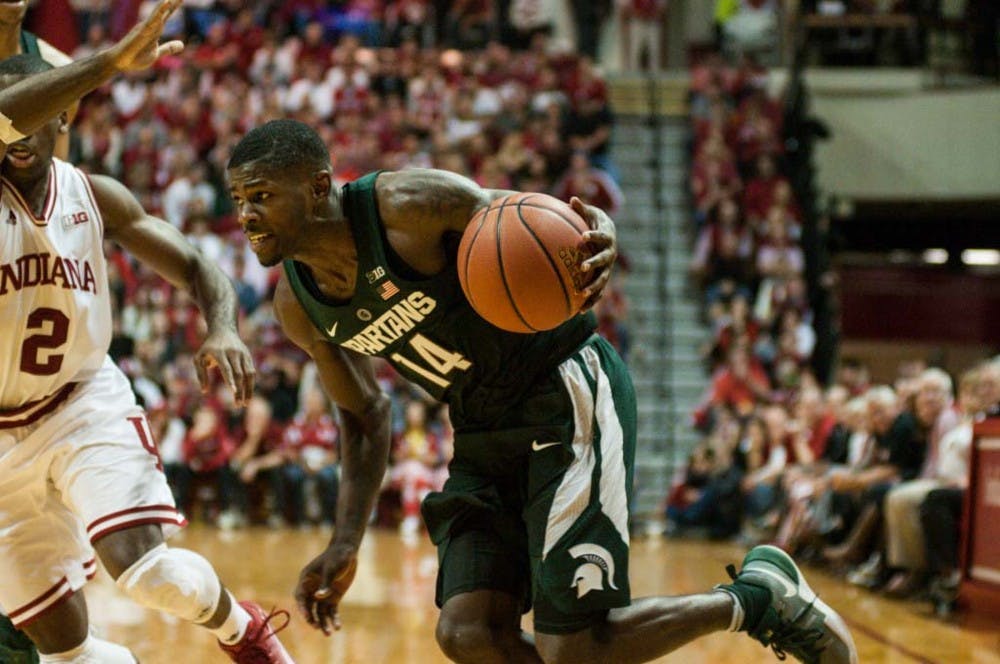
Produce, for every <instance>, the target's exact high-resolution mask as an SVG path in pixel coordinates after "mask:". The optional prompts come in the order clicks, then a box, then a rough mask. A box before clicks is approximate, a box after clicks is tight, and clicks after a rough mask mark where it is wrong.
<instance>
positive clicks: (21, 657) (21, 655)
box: [0, 615, 38, 664]
mask: <svg viewBox="0 0 1000 664" xmlns="http://www.w3.org/2000/svg"><path fill="white" fill-rule="evenodd" d="M0 662H3V663H4V664H38V651H37V650H35V644H33V643H32V642H31V639H29V638H28V637H27V636H26V635H25V633H24V632H22V631H19V630H18V629H17V628H16V627H14V625H13V623H11V622H10V620H9V619H8V618H7V616H5V615H0Z"/></svg>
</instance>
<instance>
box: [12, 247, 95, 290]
mask: <svg viewBox="0 0 1000 664" xmlns="http://www.w3.org/2000/svg"><path fill="white" fill-rule="evenodd" d="M33 286H61V287H62V288H65V289H67V290H81V291H90V292H91V293H94V294H96V293H97V281H96V279H95V278H94V270H93V268H92V267H91V266H90V263H89V262H88V261H87V260H79V259H76V258H64V257H62V256H58V255H53V254H50V253H44V254H25V255H23V256H21V257H20V258H18V259H17V260H16V261H13V262H10V263H4V264H2V265H0V295H6V294H7V291H8V290H13V291H19V290H21V289H23V288H30V287H33Z"/></svg>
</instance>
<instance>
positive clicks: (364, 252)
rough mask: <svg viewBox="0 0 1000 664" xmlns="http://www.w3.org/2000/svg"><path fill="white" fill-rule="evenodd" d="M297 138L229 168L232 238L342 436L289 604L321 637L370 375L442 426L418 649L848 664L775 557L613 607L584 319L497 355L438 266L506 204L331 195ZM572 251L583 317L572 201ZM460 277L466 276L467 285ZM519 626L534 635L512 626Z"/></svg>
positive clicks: (616, 368)
mask: <svg viewBox="0 0 1000 664" xmlns="http://www.w3.org/2000/svg"><path fill="white" fill-rule="evenodd" d="M330 172H331V168H330V159H329V155H328V152H327V149H326V147H325V145H324V144H323V142H322V140H321V139H320V138H319V136H318V135H317V134H316V133H315V132H314V131H313V130H312V129H310V128H309V127H307V126H306V125H304V124H302V123H299V122H295V121H291V120H277V121H273V122H269V123H267V124H265V125H263V126H261V127H258V128H257V129H254V130H252V131H251V132H249V133H248V134H247V135H246V136H245V137H244V138H243V140H242V141H241V142H240V143H239V144H238V145H237V146H236V148H235V149H234V150H233V153H232V156H231V159H230V162H229V168H228V179H229V186H230V193H231V194H232V197H233V201H234V203H235V205H236V209H237V213H238V218H239V223H240V224H241V226H242V227H243V229H244V231H245V233H246V235H247V237H248V239H249V241H250V245H251V247H252V249H253V251H254V252H255V253H256V255H257V257H258V259H259V260H260V262H261V263H262V264H264V265H281V267H282V277H281V279H280V281H279V283H278V285H277V290H276V293H275V301H274V307H275V313H276V315H277V317H278V319H279V320H280V322H281V324H282V327H283V328H284V330H285V332H286V334H287V335H288V336H289V338H290V339H291V340H292V341H294V342H295V343H296V344H298V345H299V346H301V347H302V348H303V349H304V350H305V351H306V352H308V353H309V354H310V355H311V356H312V358H313V360H315V362H316V365H317V367H318V370H319V376H320V380H321V381H322V383H323V386H324V387H325V389H326V390H327V392H328V393H329V394H330V396H331V397H332V398H333V400H334V401H335V402H336V403H337V404H338V405H339V407H340V411H341V416H342V420H343V436H342V444H341V464H342V479H341V489H340V499H339V500H338V503H337V514H336V530H335V533H334V535H333V537H332V539H331V541H330V543H329V545H328V547H327V549H326V550H325V551H324V552H323V553H321V554H320V555H319V556H318V557H317V558H316V559H315V560H313V561H312V562H310V563H309V564H308V565H307V566H306V567H305V569H304V570H303V572H302V575H301V577H300V579H299V584H298V588H297V590H296V598H297V600H298V603H299V607H300V609H301V611H302V612H303V615H304V617H305V618H306V620H308V621H309V623H310V624H312V625H313V626H315V627H318V628H319V629H322V630H323V631H324V632H325V633H329V629H330V628H331V627H333V628H338V627H339V625H340V621H339V617H338V615H337V607H338V603H339V601H340V599H341V597H342V596H343V594H344V592H345V591H346V590H347V588H348V586H349V585H350V583H351V581H352V579H353V575H354V570H355V567H356V564H357V563H356V556H357V551H358V547H359V545H360V543H361V539H362V536H363V534H364V531H365V524H366V523H367V521H368V517H369V515H370V513H371V509H372V504H373V500H374V498H375V495H376V492H377V491H378V489H379V486H380V484H381V481H382V477H383V474H384V473H385V469H386V460H387V458H388V456H389V426H390V423H389V400H388V398H387V397H386V395H385V394H383V393H382V391H381V390H380V388H379V385H378V383H377V382H376V380H375V376H374V373H373V369H372V362H371V357H372V356H378V357H382V358H385V359H386V360H388V361H389V362H390V363H391V364H392V365H393V366H394V367H395V368H396V369H397V370H398V371H399V372H400V373H401V374H403V375H404V376H406V377H407V378H408V379H409V380H411V381H413V382H415V383H417V384H419V385H420V386H421V387H423V388H424V389H426V390H427V391H428V392H430V393H431V394H432V395H433V396H435V397H436V398H438V399H440V400H442V401H444V402H446V403H447V404H448V405H449V410H450V414H451V417H452V422H453V424H454V428H455V455H454V459H453V460H452V462H451V464H450V465H449V479H448V481H447V483H446V485H445V487H444V490H443V491H442V492H440V493H434V494H431V495H430V496H428V497H427V499H426V501H425V503H424V506H423V516H424V520H425V522H426V524H427V528H428V531H429V533H430V537H431V539H432V540H433V541H434V543H435V544H436V545H437V547H438V555H439V561H440V570H439V574H438V582H437V603H438V605H439V606H440V607H441V614H440V617H439V622H438V627H437V639H438V643H439V644H440V646H441V648H442V649H443V650H444V652H445V654H446V655H448V657H450V658H451V659H453V660H455V661H458V662H475V663H476V664H481V663H484V662H539V661H545V662H573V663H574V664H579V663H580V662H615V663H616V664H618V663H622V662H640V661H647V660H650V659H654V658H656V657H659V656H662V655H664V654H665V653H668V652H670V651H672V650H675V649H676V648H678V647H680V646H681V645H683V644H685V643H687V642H688V641H690V640H692V639H694V638H696V637H699V636H702V635H704V634H708V633H711V632H715V631H719V630H725V629H732V630H745V631H748V632H749V633H750V634H751V635H752V636H754V637H756V638H758V639H759V640H760V641H761V642H763V643H764V644H765V645H770V646H772V647H773V648H774V649H775V651H776V652H778V653H779V654H780V653H784V652H787V653H789V654H792V655H795V656H796V657H798V658H799V659H801V660H803V661H808V662H824V663H826V662H830V663H832V662H837V663H841V662H843V663H848V662H856V661H857V655H856V653H855V650H854V646H853V643H852V641H851V636H850V634H849V632H848V631H847V628H846V626H845V625H844V623H843V621H842V620H841V619H840V617H839V616H838V615H837V614H836V613H835V612H834V611H833V610H832V609H830V608H829V607H827V606H826V605H825V604H823V603H822V602H820V601H819V600H818V599H816V596H815V594H814V593H813V592H812V590H810V589H809V587H808V585H806V583H805V581H804V579H803V578H802V576H801V574H800V573H799V571H798V569H797V568H796V566H795V563H794V562H792V560H791V558H789V557H788V556H787V555H785V554H784V553H783V552H781V551H780V550H778V549H775V548H773V547H757V548H755V549H753V550H752V551H751V552H750V553H749V554H748V555H747V557H746V558H745V559H744V562H743V569H742V570H741V572H740V573H739V575H736V574H735V570H732V576H733V577H734V581H733V583H731V584H728V585H724V586H718V587H717V588H716V589H714V590H713V591H711V592H707V593H704V594H700V595H690V596H685V597H648V598H642V599H632V598H631V595H630V590H629V579H628V546H629V533H628V509H629V499H630V492H631V486H632V475H633V457H634V454H635V429H636V406H635V395H634V392H633V390H632V384H631V381H630V379H629V376H628V372H627V370H626V368H625V366H624V364H623V362H622V361H621V359H620V358H619V357H618V355H617V354H616V353H615V351H614V350H613V349H612V348H611V346H610V345H609V344H608V343H607V342H606V341H604V340H603V339H601V338H599V337H597V336H596V335H595V334H594V328H595V321H594V317H593V315H592V314H589V313H586V314H581V315H578V316H576V317H574V318H572V319H571V320H569V321H567V322H565V323H564V324H562V325H561V326H559V327H558V328H556V329H555V330H552V331H549V332H540V333H537V334H513V333H509V332H504V331H502V330H499V329H498V328H495V327H493V326H492V325H490V324H489V323H487V322H486V321H485V320H483V319H481V318H480V317H479V316H478V315H477V314H476V313H475V312H474V311H473V310H472V308H471V307H470V305H469V304H468V303H467V302H466V300H465V298H464V296H463V294H462V291H461V287H460V285H459V282H458V277H457V273H456V268H455V249H456V246H457V244H458V240H459V239H460V237H461V235H462V232H463V231H464V229H465V227H466V225H467V224H468V222H469V220H470V219H471V218H472V217H473V215H474V214H475V213H476V212H477V211H478V210H481V209H483V208H484V207H486V206H490V205H499V204H500V203H498V202H497V200H498V199H499V198H502V197H503V196H504V195H506V194H508V193H511V192H501V191H489V190H484V189H482V188H480V187H479V186H477V185H476V184H475V183H473V182H471V181H470V180H467V179H466V178H464V177H461V176H458V175H455V174H452V173H447V172H444V171H435V170H407V171H400V172H398V173H392V172H384V173H373V174H370V175H367V176H365V177H362V178H361V179H359V180H357V181H355V182H352V183H350V184H348V185H346V186H345V187H343V188H342V189H338V188H335V187H334V186H333V183H332V180H331V175H330ZM572 205H573V207H574V209H575V210H576V211H577V212H578V213H580V214H581V215H582V216H583V217H584V219H586V220H587V222H588V223H589V224H590V226H591V228H593V230H591V231H589V232H588V233H587V234H585V235H584V237H583V242H584V243H585V244H587V245H589V249H590V250H591V252H593V253H594V255H593V257H591V258H588V259H587V260H585V261H584V262H583V263H582V265H581V269H583V270H584V271H585V272H590V273H591V274H593V277H592V279H593V280H592V282H591V286H589V288H588V289H587V293H588V295H589V298H590V299H589V300H588V303H587V306H590V305H591V304H593V302H594V301H595V299H596V298H597V297H599V296H600V293H601V290H602V289H603V287H604V286H605V284H606V283H607V280H608V276H609V272H610V270H611V266H612V263H613V261H614V258H615V255H616V244H615V231H614V224H613V223H612V221H611V220H610V219H609V218H608V217H607V215H605V214H604V213H602V212H601V211H600V210H598V209H596V208H593V207H589V206H585V205H583V204H582V203H581V202H580V201H578V200H574V201H572ZM474 267H475V266H473V269H474ZM529 607H533V609H534V619H535V630H534V635H533V636H532V635H528V634H526V633H524V632H522V631H521V629H520V620H521V614H522V613H523V612H525V611H527V610H528V608H529Z"/></svg>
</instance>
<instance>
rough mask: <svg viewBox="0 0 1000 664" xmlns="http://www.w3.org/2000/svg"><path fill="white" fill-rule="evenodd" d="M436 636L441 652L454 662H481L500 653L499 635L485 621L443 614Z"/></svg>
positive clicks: (439, 620)
mask: <svg viewBox="0 0 1000 664" xmlns="http://www.w3.org/2000/svg"><path fill="white" fill-rule="evenodd" d="M434 635H435V637H436V638H437V642H438V646H440V647H441V651H442V652H443V653H444V654H445V655H446V656H447V657H448V659H450V660H452V661H453V662H460V663H464V662H470V663H472V662H481V661H483V660H484V659H490V657H489V655H490V654H494V653H496V652H498V651H499V647H498V642H497V639H498V635H497V634H496V633H495V631H494V630H493V629H491V627H490V625H489V624H487V623H486V622H485V621H479V620H468V619H464V618H461V617H458V616H448V615H446V614H445V613H442V614H441V617H440V618H439V619H438V624H437V629H436V630H435V634H434Z"/></svg>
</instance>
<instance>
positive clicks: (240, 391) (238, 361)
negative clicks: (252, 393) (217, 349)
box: [226, 350, 246, 405]
mask: <svg viewBox="0 0 1000 664" xmlns="http://www.w3.org/2000/svg"><path fill="white" fill-rule="evenodd" d="M226 359H227V360H228V361H229V366H230V368H231V369H232V371H233V397H234V399H235V400H236V403H237V405H243V403H244V401H245V400H246V374H245V372H246V364H245V363H244V362H243V353H241V352H240V351H238V350H231V351H229V352H227V353H226Z"/></svg>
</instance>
